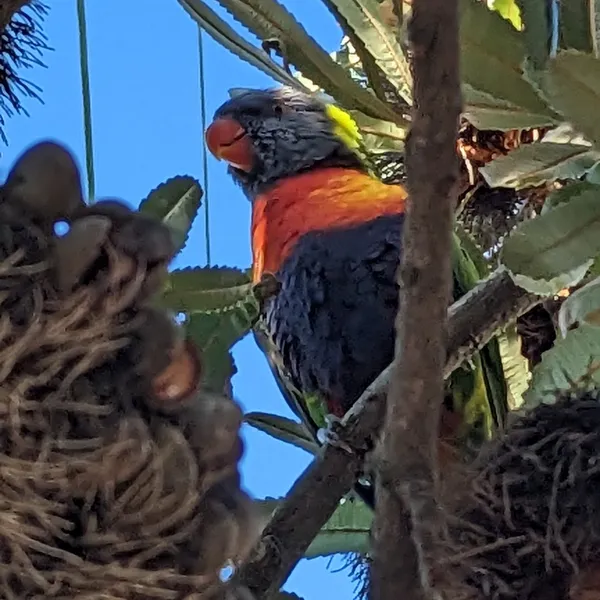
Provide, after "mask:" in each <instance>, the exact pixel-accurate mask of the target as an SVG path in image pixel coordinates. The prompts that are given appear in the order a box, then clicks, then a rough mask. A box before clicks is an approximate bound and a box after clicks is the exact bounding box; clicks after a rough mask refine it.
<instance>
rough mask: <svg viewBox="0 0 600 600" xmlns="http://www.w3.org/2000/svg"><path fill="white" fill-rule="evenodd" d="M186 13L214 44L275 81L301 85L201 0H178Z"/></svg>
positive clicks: (294, 85)
mask: <svg viewBox="0 0 600 600" xmlns="http://www.w3.org/2000/svg"><path fill="white" fill-rule="evenodd" d="M179 3H180V4H181V5H182V6H183V8H184V9H185V10H186V12H187V13H188V14H189V15H190V16H191V17H192V18H193V19H194V21H196V23H198V25H199V26H200V27H202V29H204V31H206V32H207V33H208V34H209V35H210V36H211V37H212V38H213V39H214V40H215V41H216V42H218V43H219V44H221V46H223V47H224V48H227V50H229V51H230V52H233V54H235V55H236V56H239V58H241V59H242V60H245V61H246V62H248V63H250V64H251V65H253V66H255V67H256V68H258V69H260V70H261V71H262V72H263V73H265V74H267V75H269V76H270V77H272V78H273V79H274V80H275V81H278V82H279V83H283V84H286V85H291V86H293V87H301V83H300V82H299V81H297V80H295V79H294V77H292V75H290V74H289V73H287V72H286V71H285V70H284V69H282V68H281V67H280V66H279V65H278V64H277V63H275V62H273V61H272V60H271V59H270V58H269V56H268V54H267V53H266V52H264V51H263V50H262V49H261V50H259V49H258V48H256V47H254V46H253V45H252V44H250V43H248V42H247V41H246V40H245V39H244V38H243V37H242V36H241V35H239V34H238V33H236V31H235V30H234V29H232V27H231V26H230V25H228V24H227V23H226V22H225V21H223V19H221V17H219V15H217V13H216V12H215V11H214V10H212V9H211V8H210V7H209V6H207V5H206V4H205V3H204V2H203V1H202V0H179Z"/></svg>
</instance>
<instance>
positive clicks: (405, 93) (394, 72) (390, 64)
mask: <svg viewBox="0 0 600 600" xmlns="http://www.w3.org/2000/svg"><path fill="white" fill-rule="evenodd" d="M329 2H330V3H331V4H333V5H335V8H336V9H337V10H338V11H339V12H340V14H341V15H342V16H343V17H344V19H345V20H346V22H347V23H348V26H349V27H350V28H351V29H352V31H353V32H354V33H355V34H356V35H357V37H358V38H359V39H360V40H361V41H362V43H363V44H364V46H365V48H366V49H367V50H368V52H369V53H370V54H371V56H372V57H373V59H374V62H375V63H376V64H377V65H378V66H379V68H380V69H381V70H382V71H383V73H384V74H385V75H386V77H387V78H388V80H389V82H390V83H391V84H392V85H393V86H394V87H395V89H396V91H397V92H398V94H399V95H400V97H401V98H403V99H404V100H405V101H406V102H407V104H410V103H411V102H412V93H411V88H412V75H411V72H410V66H409V62H408V59H407V57H406V56H405V54H404V51H403V49H402V47H401V46H400V44H399V43H398V39H397V37H396V34H395V32H394V31H392V29H391V28H390V27H389V26H388V25H387V24H386V23H384V22H383V21H382V19H381V16H380V8H379V5H378V3H377V2H376V0H329Z"/></svg>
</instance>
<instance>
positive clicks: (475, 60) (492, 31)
mask: <svg viewBox="0 0 600 600" xmlns="http://www.w3.org/2000/svg"><path fill="white" fill-rule="evenodd" d="M460 10H461V19H460V30H461V37H460V43H461V72H462V77H463V82H464V83H466V84H468V85H470V86H471V87H472V88H473V89H474V90H477V91H479V92H483V93H485V94H488V95H489V96H491V97H492V98H497V99H500V100H503V101H506V102H509V103H510V104H512V105H514V106H518V107H520V108H521V109H525V111H526V112H528V113H531V114H534V115H540V117H544V118H546V119H547V121H546V124H548V125H551V124H552V123H553V122H554V121H556V119H557V115H556V114H555V113H554V111H552V110H551V109H550V107H549V106H548V105H547V104H546V102H545V101H544V100H543V99H542V98H541V97H540V96H539V94H537V93H536V91H535V89H534V88H533V87H532V86H531V84H530V83H529V82H528V81H526V80H525V79H524V77H523V68H522V65H523V61H524V60H525V49H524V45H523V39H522V36H521V34H520V33H519V32H518V31H516V30H515V29H514V27H512V25H511V24H510V23H508V22H507V21H506V20H505V19H503V18H502V17H501V16H500V15H499V14H497V13H496V12H493V11H491V10H489V9H488V8H487V7H486V5H485V4H484V3H482V2H479V1H478V0H461V2H460ZM541 120H543V119H541Z"/></svg>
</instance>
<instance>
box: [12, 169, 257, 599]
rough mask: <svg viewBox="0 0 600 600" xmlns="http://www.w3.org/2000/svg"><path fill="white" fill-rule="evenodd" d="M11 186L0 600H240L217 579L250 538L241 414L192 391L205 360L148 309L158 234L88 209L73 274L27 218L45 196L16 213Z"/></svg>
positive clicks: (28, 200)
mask: <svg viewBox="0 0 600 600" xmlns="http://www.w3.org/2000/svg"><path fill="white" fill-rule="evenodd" d="M51 163H52V161H51V160H50V159H49V160H48V163H45V162H42V164H41V168H40V170H39V171H38V172H40V173H44V172H46V169H47V168H48V165H49V164H51ZM15 189H18V188H15V187H14V186H13V187H11V186H8V188H6V187H5V188H1V189H0V291H1V292H2V293H1V294H0V314H1V315H2V316H3V319H2V323H3V326H2V327H0V356H1V357H3V358H2V361H0V367H1V371H2V377H1V378H0V471H1V472H2V473H3V474H4V475H3V486H0V505H1V507H2V510H0V557H1V558H2V561H1V563H2V574H3V576H2V577H1V578H0V597H2V598H36V597H37V598H41V597H48V596H50V595H52V596H53V597H59V598H62V599H63V600H75V599H76V598H77V599H78V600H82V599H88V600H91V599H92V598H99V597H102V598H103V599H105V600H123V599H125V598H126V599H127V600H147V599H148V598H172V599H176V600H213V599H217V598H219V599H225V598H235V597H239V598H242V597H245V596H243V595H240V594H242V592H239V594H238V592H237V591H235V590H228V588H227V586H225V585H224V584H223V583H222V581H221V579H220V572H221V568H222V567H223V566H225V565H227V564H228V563H229V562H230V561H234V562H237V561H239V560H241V559H242V558H243V557H244V556H245V555H246V552H247V551H248V549H249V547H250V546H251V545H252V543H253V542H254V541H255V538H256V535H257V533H258V532H257V529H256V525H255V521H254V518H253V512H252V503H251V502H250V499H249V498H248V496H247V495H246V493H245V492H244V491H243V489H242V488H241V485H240V475H239V461H240V458H241V456H242V453H243V445H242V441H241V438H240V426H241V421H242V415H241V410H240V408H239V406H237V404H236V403H235V402H234V401H233V400H232V399H230V398H227V397H225V396H221V395H216V394H209V393H207V392H205V391H204V390H203V389H202V387H201V385H200V382H201V375H202V357H201V355H200V353H199V352H197V350H196V349H195V347H193V345H191V344H190V342H189V341H186V340H185V336H183V335H182V333H181V332H180V331H179V329H178V328H177V326H176V324H175V323H174V322H173V321H172V319H171V318H170V317H169V316H168V315H166V314H165V313H162V312H161V311H159V310H157V309H156V308H153V307H152V306H151V304H150V301H151V294H150V293H149V290H150V289H152V287H153V285H155V281H154V283H149V282H152V281H153V278H155V276H156V273H157V272H158V271H160V270H163V269H166V264H167V262H168V260H169V259H170V256H171V253H172V249H171V246H169V243H170V242H169V243H167V242H166V241H165V240H166V239H169V236H168V232H165V228H164V226H163V225H162V224H160V223H157V222H154V221H152V220H148V218H147V217H142V216H140V215H138V214H137V213H135V211H131V210H130V209H128V208H127V207H125V209H124V210H123V207H122V206H120V207H119V208H116V205H115V204H114V203H112V204H108V203H107V204H105V205H104V206H103V205H102V203H98V204H97V205H94V207H89V210H88V209H87V208H85V209H81V210H80V211H77V214H75V215H73V218H72V222H71V225H72V229H71V232H72V233H73V234H74V235H75V234H77V235H79V236H80V237H79V241H77V239H76V238H77V235H75V237H74V238H71V239H72V240H75V242H77V243H81V240H82V237H84V236H81V231H83V232H84V233H85V232H86V231H87V232H88V233H89V232H90V231H92V232H93V233H94V235H93V236H91V237H92V238H93V240H92V242H91V244H90V246H91V250H88V251H87V252H88V254H87V255H86V258H85V260H80V261H79V263H76V264H75V263H73V264H72V265H71V267H70V268H71V274H70V275H69V276H68V277H67V276H66V275H64V273H63V275H60V274H61V272H62V271H61V269H63V270H64V267H65V264H64V263H65V257H66V256H68V252H65V251H64V248H65V246H63V247H62V248H63V249H62V250H59V248H60V244H58V243H57V242H58V241H59V240H58V239H57V238H56V237H55V236H54V234H53V233H52V232H51V231H49V230H48V228H47V227H46V225H47V221H44V220H43V219H40V218H39V213H36V212H35V211H34V210H29V209H27V210H22V207H23V206H25V207H31V206H34V205H36V204H35V202H34V201H33V196H35V195H36V194H39V193H40V191H39V188H38V187H37V185H35V182H34V185H33V186H25V187H22V188H20V189H21V192H20V193H22V194H24V197H22V200H23V202H22V203H21V204H19V203H18V202H17V201H16V200H17V198H18V194H16V193H15ZM30 193H31V194H32V197H29V196H28V194H30ZM42 205H44V204H43V203H42ZM96 206H98V207H99V209H98V210H95V207H96ZM111 206H112V208H110V207H111ZM107 207H108V210H107ZM88 227H91V229H87V228H88ZM78 232H79V233H78ZM66 237H67V238H68V237H69V236H66ZM61 239H62V238H61ZM70 243H72V244H74V245H72V246H71V249H72V250H73V249H74V248H75V249H76V248H78V246H77V244H75V243H74V242H73V241H71V242H70ZM66 248H67V249H68V246H66ZM73 265H74V266H73ZM65 282H66V283H65Z"/></svg>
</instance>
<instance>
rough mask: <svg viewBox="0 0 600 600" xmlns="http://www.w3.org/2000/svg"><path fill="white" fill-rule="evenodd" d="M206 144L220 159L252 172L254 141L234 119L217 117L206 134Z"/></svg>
mask: <svg viewBox="0 0 600 600" xmlns="http://www.w3.org/2000/svg"><path fill="white" fill-rule="evenodd" d="M204 138H205V140H206V146H207V147H208V149H209V150H210V152H211V153H212V154H213V155H214V156H216V157H217V158H218V159H222V160H225V161H227V162H228V163H229V164H230V165H231V166H232V167H236V168H237V169H241V170H242V171H246V172H250V171H251V170H252V167H253V166H254V150H253V148H252V142H251V141H250V138H249V137H248V135H247V134H246V131H245V130H244V128H243V127H242V126H241V125H240V124H239V123H238V122H237V121H235V120H234V119H228V118H223V119H217V120H216V121H213V123H212V124H211V125H210V126H209V127H208V128H207V130H206V133H205V134H204Z"/></svg>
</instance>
